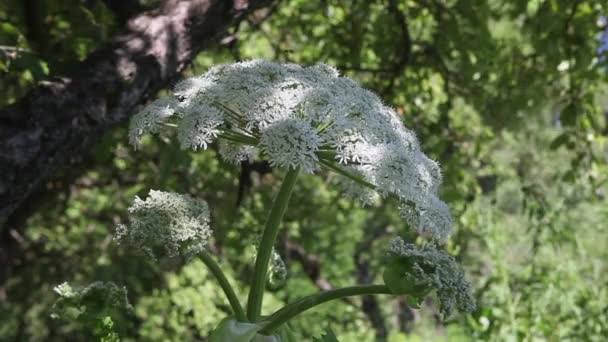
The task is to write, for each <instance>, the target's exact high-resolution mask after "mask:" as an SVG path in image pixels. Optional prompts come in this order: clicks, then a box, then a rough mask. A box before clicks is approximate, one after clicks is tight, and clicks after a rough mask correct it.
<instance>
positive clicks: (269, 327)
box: [260, 285, 392, 335]
mask: <svg viewBox="0 0 608 342" xmlns="http://www.w3.org/2000/svg"><path fill="white" fill-rule="evenodd" d="M391 293H392V292H391V290H390V289H389V288H388V287H387V286H386V285H359V286H351V287H345V288H342V289H336V290H331V291H324V292H319V293H315V294H312V295H310V296H306V297H303V298H300V299H298V300H297V301H295V302H293V303H291V304H287V305H286V306H284V307H283V308H282V309H280V310H279V311H277V312H275V313H273V314H272V315H271V316H270V317H268V319H267V321H268V324H266V326H264V329H262V330H260V333H261V334H266V335H267V334H271V333H272V331H273V330H274V329H276V328H278V327H280V326H281V325H282V324H283V323H285V322H287V321H289V320H290V319H292V318H294V317H295V316H297V315H299V314H301V313H302V312H304V311H306V310H308V309H310V308H313V307H315V306H317V305H320V304H323V303H325V302H328V301H331V300H334V299H341V298H344V297H350V296H359V295H370V294H391Z"/></svg>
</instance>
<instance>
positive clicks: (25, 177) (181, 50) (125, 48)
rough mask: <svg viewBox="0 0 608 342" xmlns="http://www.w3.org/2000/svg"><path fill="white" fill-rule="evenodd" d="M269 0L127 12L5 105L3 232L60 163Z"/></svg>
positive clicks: (185, 1) (1, 115)
mask: <svg viewBox="0 0 608 342" xmlns="http://www.w3.org/2000/svg"><path fill="white" fill-rule="evenodd" d="M269 3H270V0H249V1H247V0H235V1H234V2H232V1H226V0H192V1H190V0H168V1H166V2H164V3H163V5H161V6H160V7H159V8H156V9H154V10H150V11H146V12H143V13H141V14H139V15H136V16H135V17H133V18H132V19H130V20H129V21H128V22H127V23H126V28H125V29H124V30H123V32H122V33H121V34H119V35H118V36H116V37H115V38H114V39H113V40H112V42H111V43H109V44H107V45H106V46H105V47H103V48H100V49H99V50H97V51H96V52H94V53H92V54H91V55H90V56H89V57H88V58H87V59H86V60H84V61H83V62H81V63H80V64H79V65H77V66H76V67H75V68H74V69H75V70H76V71H75V72H74V73H73V74H71V75H68V76H67V77H62V78H59V77H55V78H52V79H50V80H48V81H46V82H43V83H41V84H40V85H39V86H38V87H36V88H35V89H33V90H32V91H31V92H30V93H29V94H27V95H26V96H25V97H24V98H22V99H21V100H20V101H18V102H17V103H15V104H13V105H10V106H7V107H5V108H2V109H0V146H2V149H0V174H1V175H2V177H0V233H3V232H4V231H6V230H7V229H6V227H7V226H9V225H10V222H14V217H15V215H16V213H17V212H18V210H19V209H21V208H25V207H26V206H25V204H26V203H27V202H29V201H30V200H31V198H32V197H33V195H34V194H35V193H36V192H37V191H39V190H41V189H42V190H44V187H45V183H46V181H48V180H49V178H50V177H52V176H53V175H54V174H55V172H56V171H57V170H59V169H62V168H65V167H67V166H70V165H73V164H74V163H76V162H78V160H79V159H81V157H82V156H83V155H86V154H87V152H88V150H89V149H90V148H91V146H93V144H94V143H95V142H96V141H97V140H98V138H99V137H100V136H101V134H102V133H103V132H104V131H106V130H107V129H108V128H110V127H111V126H113V125H115V124H117V123H120V122H124V121H125V120H127V119H128V118H129V116H130V115H131V114H133V112H134V111H135V107H136V106H137V105H139V104H141V103H143V102H145V101H146V100H147V99H149V98H150V97H152V96H154V95H155V94H156V92H158V91H159V90H160V89H162V88H165V87H167V86H169V85H170V84H171V82H173V81H174V80H175V79H176V78H177V77H178V76H179V73H180V72H181V71H183V70H184V69H185V68H186V66H187V65H188V64H189V63H190V62H191V60H192V59H193V58H194V57H195V56H196V55H197V53H198V52H199V51H200V50H201V49H202V48H204V47H205V46H208V45H210V44H212V43H214V42H215V41H216V40H217V39H218V38H220V36H221V35H222V34H224V33H225V31H226V29H228V28H229V27H230V26H232V25H234V24H235V23H237V22H238V21H240V20H241V19H243V18H244V16H245V15H247V14H248V13H250V12H251V11H253V10H254V9H257V8H260V7H262V6H266V5H268V4H269ZM23 214H24V216H27V215H28V214H29V210H28V212H26V213H23ZM17 216H21V215H17Z"/></svg>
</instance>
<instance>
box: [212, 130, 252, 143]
mask: <svg viewBox="0 0 608 342" xmlns="http://www.w3.org/2000/svg"><path fill="white" fill-rule="evenodd" d="M218 137H220V138H222V139H226V140H229V141H232V142H235V143H237V144H244V145H254V146H255V145H257V143H258V140H257V139H255V138H252V137H248V136H245V135H237V134H230V133H228V132H224V133H222V134H219V135H218Z"/></svg>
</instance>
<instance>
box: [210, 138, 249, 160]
mask: <svg viewBox="0 0 608 342" xmlns="http://www.w3.org/2000/svg"><path fill="white" fill-rule="evenodd" d="M218 147H219V148H218V152H219V154H220V156H221V157H222V159H224V160H225V161H227V162H228V163H231V164H234V165H240V164H241V162H243V161H252V160H253V159H254V158H255V156H256V155H257V149H256V148H255V147H253V146H248V145H238V144H235V143H233V142H230V141H226V140H221V141H220V143H219V145H218Z"/></svg>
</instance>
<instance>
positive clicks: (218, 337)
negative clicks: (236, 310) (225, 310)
mask: <svg viewBox="0 0 608 342" xmlns="http://www.w3.org/2000/svg"><path fill="white" fill-rule="evenodd" d="M262 328H263V326H262V325H259V324H253V323H243V322H239V321H237V320H236V319H234V318H225V319H224V320H222V322H221V323H220V324H219V325H218V326H217V328H215V330H214V331H213V332H212V333H211V336H209V342H251V341H256V342H258V341H259V342H262V341H269V340H257V339H256V340H254V338H255V337H256V335H257V332H258V331H260V329H262ZM269 342H270V341H269Z"/></svg>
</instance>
